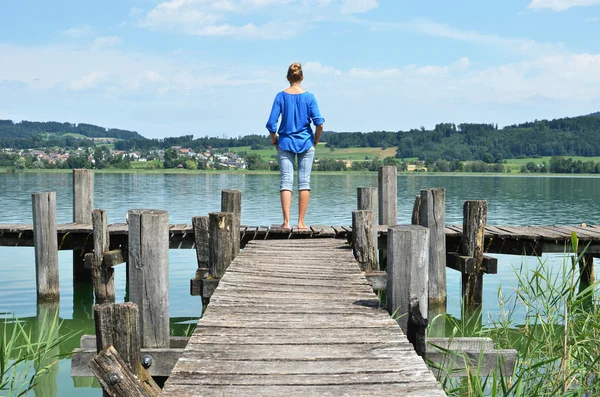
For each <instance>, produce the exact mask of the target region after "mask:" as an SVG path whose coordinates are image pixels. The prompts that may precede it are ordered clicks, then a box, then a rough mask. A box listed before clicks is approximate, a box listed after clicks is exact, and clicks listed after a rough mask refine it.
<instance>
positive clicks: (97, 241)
mask: <svg viewBox="0 0 600 397" xmlns="http://www.w3.org/2000/svg"><path fill="white" fill-rule="evenodd" d="M92 224H93V228H94V253H93V254H92V279H93V281H94V295H95V297H96V303H106V302H114V301H115V280H114V270H113V268H112V267H111V266H106V264H105V262H104V253H105V252H107V251H108V249H109V246H110V241H109V235H108V221H107V219H106V211H104V210H94V211H93V212H92ZM87 255H89V254H87Z"/></svg>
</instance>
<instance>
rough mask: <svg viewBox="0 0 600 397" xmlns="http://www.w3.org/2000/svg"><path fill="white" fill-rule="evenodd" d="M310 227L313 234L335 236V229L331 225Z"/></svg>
mask: <svg viewBox="0 0 600 397" xmlns="http://www.w3.org/2000/svg"><path fill="white" fill-rule="evenodd" d="M310 229H311V230H312V232H313V236H319V237H335V230H334V229H333V228H332V227H331V226H325V225H313V226H311V227H310Z"/></svg>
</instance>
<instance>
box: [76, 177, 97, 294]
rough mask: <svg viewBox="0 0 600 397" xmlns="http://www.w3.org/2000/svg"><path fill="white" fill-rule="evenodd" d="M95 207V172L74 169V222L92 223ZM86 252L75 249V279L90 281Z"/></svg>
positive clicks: (77, 280) (90, 275)
mask: <svg viewBox="0 0 600 397" xmlns="http://www.w3.org/2000/svg"><path fill="white" fill-rule="evenodd" d="M93 209H94V172H93V171H92V170H88V169H85V168H83V169H74V170H73V222H75V223H81V224H86V225H90V224H92V210H93ZM83 255H84V252H83V251H82V250H73V280H74V281H76V282H89V281H90V280H91V277H92V274H91V272H90V269H86V268H85V266H84V256H83Z"/></svg>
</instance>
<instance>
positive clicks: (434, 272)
mask: <svg viewBox="0 0 600 397" xmlns="http://www.w3.org/2000/svg"><path fill="white" fill-rule="evenodd" d="M419 224H420V225H421V226H424V227H426V228H428V229H429V306H428V308H429V317H428V318H429V319H430V320H431V319H433V318H434V317H435V316H437V315H438V314H443V313H445V312H446V294H447V293H446V190H445V189H443V188H439V189H423V190H421V200H420V206H419ZM440 333H443V331H442V332H440ZM439 336H443V335H439Z"/></svg>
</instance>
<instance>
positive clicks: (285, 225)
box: [279, 223, 291, 230]
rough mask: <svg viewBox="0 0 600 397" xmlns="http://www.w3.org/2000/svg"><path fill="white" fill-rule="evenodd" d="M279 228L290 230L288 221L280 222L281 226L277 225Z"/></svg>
mask: <svg viewBox="0 0 600 397" xmlns="http://www.w3.org/2000/svg"><path fill="white" fill-rule="evenodd" d="M279 228H281V229H285V230H290V229H291V227H290V224H289V223H282V224H281V226H279Z"/></svg>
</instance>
